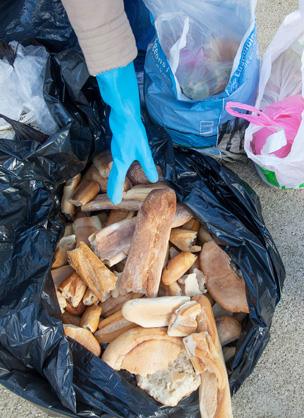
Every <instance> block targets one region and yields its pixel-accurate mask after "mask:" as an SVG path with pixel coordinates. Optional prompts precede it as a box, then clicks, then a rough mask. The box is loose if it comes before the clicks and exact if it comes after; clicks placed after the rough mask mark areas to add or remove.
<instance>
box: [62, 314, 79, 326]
mask: <svg viewBox="0 0 304 418" xmlns="http://www.w3.org/2000/svg"><path fill="white" fill-rule="evenodd" d="M62 322H63V323H64V324H68V325H76V327H80V316H76V315H71V314H70V313H68V312H64V313H63V314H62Z"/></svg>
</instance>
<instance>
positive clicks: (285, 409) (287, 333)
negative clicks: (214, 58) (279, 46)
mask: <svg viewBox="0 0 304 418" xmlns="http://www.w3.org/2000/svg"><path fill="white" fill-rule="evenodd" d="M296 5H297V1H296V0H289V1H287V0H282V1H281V0H258V23H259V36H260V40H261V45H262V48H264V47H265V45H266V44H267V43H268V42H269V40H270V39H271V37H272V36H273V34H274V32H275V31H276V29H277V27H278V25H279V23H280V22H281V20H282V18H283V16H285V15H286V14H288V13H289V12H291V11H292V10H294V9H295V8H296ZM231 168H232V169H234V170H235V171H236V172H237V173H238V174H239V175H240V176H241V177H242V178H244V179H245V180H246V181H248V183H249V184H250V185H251V186H252V187H253V188H254V189H255V190H256V192H257V193H258V195H259V196H260V198H261V202H262V206H263V213H264V217H265V221H266V225H267V226H268V228H269V229H270V232H271V233H272V235H273V238H274V240H275V242H276V243H277V246H278V248H279V251H280V253H281V255H282V257H283V261H284V263H285V266H286V270H287V279H286V284H285V289H284V292H283V298H282V302H281V303H280V305H279V307H278V309H277V311H276V314H275V318H274V322H273V327H272V334H271V341H270V343H269V345H268V347H267V348H266V350H265V352H264V353H263V356H262V358H261V360H260V362H259V363H258V365H257V367H256V369H255V371H254V373H253V374H252V376H251V377H249V378H248V379H247V380H246V382H245V383H244V385H243V386H242V388H241V389H240V391H239V392H238V393H237V394H236V395H235V396H234V399H233V409H234V418H303V416H304V397H303V387H304V376H303V370H304V344H303V341H304V327H303V306H304V288H303V279H304V261H303V256H304V244H303V235H304V233H303V231H304V228H303V223H304V222H303V220H304V192H301V191H288V192H287V191H286V192H282V191H277V190H275V189H270V188H268V187H267V186H265V185H264V184H263V183H262V182H261V181H260V179H259V178H258V176H257V175H256V172H255V170H254V167H253V166H252V165H251V163H242V164H241V163H239V164H237V165H233V166H232V167H231ZM17 417H18V418H29V417H31V418H38V417H41V418H47V417H50V416H49V415H47V414H45V413H44V412H41V411H40V410H39V409H37V408H36V407H35V406H33V405H32V404H30V403H29V402H27V401H24V400H23V399H21V398H19V397H17V396H15V395H14V394H12V393H10V392H9V391H7V390H5V389H3V388H0V418H17Z"/></svg>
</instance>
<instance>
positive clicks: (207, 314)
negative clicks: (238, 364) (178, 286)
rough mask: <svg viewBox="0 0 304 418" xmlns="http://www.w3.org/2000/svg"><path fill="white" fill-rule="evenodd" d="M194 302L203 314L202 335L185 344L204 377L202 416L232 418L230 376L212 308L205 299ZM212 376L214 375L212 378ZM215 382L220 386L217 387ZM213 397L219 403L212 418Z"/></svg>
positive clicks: (202, 377)
mask: <svg viewBox="0 0 304 418" xmlns="http://www.w3.org/2000/svg"><path fill="white" fill-rule="evenodd" d="M193 299H194V300H196V301H197V302H198V303H199V304H200V305H201V308H202V311H201V314H200V315H199V316H198V332H199V333H198V334H192V336H189V337H185V338H184V343H185V346H186V348H187V350H188V353H189V354H190V355H194V359H195V360H196V361H194V365H195V368H196V370H197V371H199V372H200V375H201V386H200V389H199V397H200V411H201V416H202V417H204V418H232V408H231V396H230V388H229V381H228V375H227V370H226V366H225V362H224V357H223V353H222V347H221V343H220V340H219V336H218V333H217V328H216V322H215V318H214V316H213V311H212V306H211V303H210V302H209V300H208V298H207V297H206V296H198V297H194V298H193ZM210 374H211V375H213V377H212V378H211V376H210ZM215 381H216V382H217V385H215ZM214 397H216V399H217V402H216V411H215V413H213V415H212V411H214V410H213V409H212V404H213V403H214V401H213V399H214ZM206 411H207V412H206ZM208 411H209V412H208ZM210 411H211V412H210ZM207 413H209V415H208V414H207ZM210 414H211V415H210Z"/></svg>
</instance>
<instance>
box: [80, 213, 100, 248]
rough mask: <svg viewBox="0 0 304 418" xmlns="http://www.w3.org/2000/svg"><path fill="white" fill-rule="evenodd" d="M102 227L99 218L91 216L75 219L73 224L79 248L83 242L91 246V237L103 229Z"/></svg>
mask: <svg viewBox="0 0 304 418" xmlns="http://www.w3.org/2000/svg"><path fill="white" fill-rule="evenodd" d="M101 227H102V225H101V222H100V219H99V218H98V216H90V217H83V218H78V219H75V221H74V223H73V230H74V234H75V235H76V242H77V246H78V245H79V244H80V242H81V241H83V242H85V243H86V244H89V236H90V235H92V234H94V233H95V232H97V231H99V230H100V229H101Z"/></svg>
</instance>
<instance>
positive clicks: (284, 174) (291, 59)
mask: <svg viewBox="0 0 304 418" xmlns="http://www.w3.org/2000/svg"><path fill="white" fill-rule="evenodd" d="M301 94H302V96H303V97H304V2H303V1H300V7H299V10H297V11H296V12H294V13H292V14H290V15H289V16H287V17H286V19H285V20H284V22H283V23H282V25H281V27H280V28H279V30H278V32H277V34H276V35H275V37H274V39H273V41H272V42H271V44H270V46H269V47H268V49H267V51H266V53H265V56H264V59H263V64H262V69H261V77H260V85H259V94H258V99H257V103H256V107H257V108H259V109H264V108H265V107H266V106H267V105H269V104H271V103H274V102H278V101H281V100H282V99H284V98H286V97H288V96H295V95H301ZM260 129H261V128H260V127H257V126H256V125H254V124H251V125H250V126H249V128H248V129H247V131H246V135H245V144H244V147H245V151H246V153H247V155H248V157H249V158H250V159H251V160H252V161H254V163H255V164H256V165H257V167H258V169H259V172H260V173H261V174H262V177H263V178H264V179H265V180H266V181H267V182H268V183H270V184H274V185H276V186H279V187H282V188H299V187H301V188H303V187H304V113H303V114H302V123H301V126H300V128H299V130H298V133H297V135H296V138H295V140H294V142H293V145H292V147H291V151H290V153H289V154H288V155H287V156H286V157H284V158H279V157H277V156H276V155H274V154H272V153H271V150H270V151H269V153H267V152H264V153H263V155H255V153H254V152H253V149H252V138H253V135H254V134H255V133H256V132H258V131H259V130H260ZM282 136H284V137H285V134H284V131H279V132H277V133H275V134H273V135H272V136H271V138H270V140H271V143H272V144H273V143H274V142H278V143H279V142H280V141H281V140H282ZM284 140H285V142H286V138H284ZM265 177H266V178H265Z"/></svg>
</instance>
